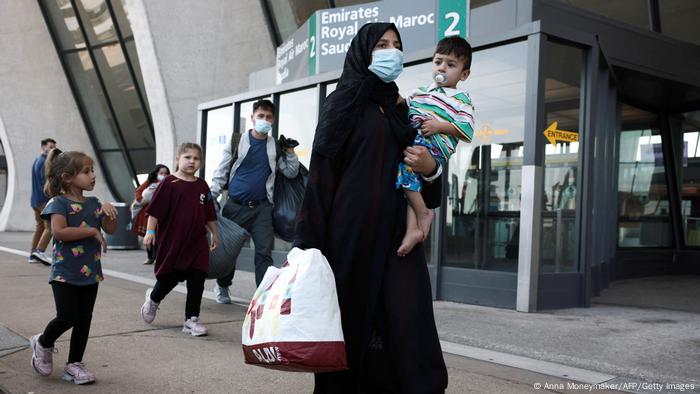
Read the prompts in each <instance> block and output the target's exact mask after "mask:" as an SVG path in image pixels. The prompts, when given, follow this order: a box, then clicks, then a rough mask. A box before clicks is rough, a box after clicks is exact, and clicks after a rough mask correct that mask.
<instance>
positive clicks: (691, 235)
mask: <svg viewBox="0 0 700 394" xmlns="http://www.w3.org/2000/svg"><path fill="white" fill-rule="evenodd" d="M682 127H683V158H682V161H681V166H680V169H681V171H680V172H681V176H680V181H681V182H680V183H681V215H682V216H683V229H684V231H685V244H686V245H688V246H695V247H698V246H700V112H693V113H687V114H685V115H684V119H683V125H682Z"/></svg>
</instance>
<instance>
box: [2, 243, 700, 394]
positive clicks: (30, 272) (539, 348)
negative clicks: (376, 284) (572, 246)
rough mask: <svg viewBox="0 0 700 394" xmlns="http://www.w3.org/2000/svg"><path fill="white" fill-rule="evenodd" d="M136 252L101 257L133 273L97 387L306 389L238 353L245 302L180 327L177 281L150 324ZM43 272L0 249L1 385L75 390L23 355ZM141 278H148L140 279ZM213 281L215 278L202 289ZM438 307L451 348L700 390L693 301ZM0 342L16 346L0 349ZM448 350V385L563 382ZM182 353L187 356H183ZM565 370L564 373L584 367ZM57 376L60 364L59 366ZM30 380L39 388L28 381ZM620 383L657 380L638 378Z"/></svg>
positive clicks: (113, 313)
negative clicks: (658, 305) (186, 330)
mask: <svg viewBox="0 0 700 394" xmlns="http://www.w3.org/2000/svg"><path fill="white" fill-rule="evenodd" d="M28 237H29V234H28V233H0V245H1V246H4V247H8V248H14V249H19V250H23V249H25V246H26V245H24V244H25V243H26V242H27V240H28ZM143 259H144V252H143V251H109V253H108V254H107V255H106V256H105V258H104V264H103V266H104V268H105V269H107V270H110V271H112V272H113V273H114V274H115V275H118V276H119V277H128V278H131V279H133V278H137V280H136V282H135V281H134V280H131V281H129V280H120V279H115V278H114V277H110V276H109V275H108V276H107V279H106V281H105V282H104V283H103V284H102V285H101V287H100V294H99V296H98V299H97V305H96V310H95V317H94V319H93V330H92V332H91V340H90V343H89V345H88V351H87V355H86V362H88V364H89V366H90V367H92V368H93V369H94V371H95V373H96V374H97V377H98V379H100V383H99V384H98V385H96V386H93V387H94V388H95V389H96V390H98V391H100V392H110V391H116V390H117V389H118V391H120V392H144V391H154V390H158V391H163V392H170V391H175V392H185V391H188V392H189V391H196V392H275V391H276V392H310V391H311V388H312V386H313V382H312V380H313V379H312V377H311V376H310V375H308V374H290V373H281V372H275V371H268V370H265V369H262V368H256V367H251V366H247V365H244V364H243V362H242V353H241V349H240V325H241V323H242V320H243V314H244V312H245V309H244V306H241V305H218V304H216V303H214V302H212V301H210V300H205V301H204V302H203V305H202V318H203V319H204V322H205V323H208V324H207V326H208V327H209V330H210V336H209V337H207V338H204V339H201V338H200V339H194V338H190V337H187V336H185V335H184V334H182V333H181V332H180V328H181V317H182V316H181V315H182V310H183V309H184V308H183V305H184V295H183V294H181V293H172V294H171V295H169V296H168V298H167V299H166V300H165V302H164V303H163V304H162V306H161V310H160V311H159V312H158V317H157V318H156V321H155V323H154V325H153V326H148V325H146V324H144V323H143V322H142V321H140V318H139V316H138V307H139V306H140V305H141V303H142V302H143V293H144V291H145V289H146V286H144V285H143V283H147V282H146V281H148V280H152V267H151V266H143V265H142V262H143ZM47 275H48V272H47V268H46V267H43V266H39V265H28V264H27V263H26V258H22V257H19V256H15V255H10V254H7V253H0V289H2V290H0V297H2V298H3V301H2V304H3V307H2V311H1V312H0V324H3V325H4V326H6V327H7V328H9V329H10V330H11V331H13V332H15V333H17V334H19V335H20V337H19V338H18V337H17V336H16V335H15V336H14V339H13V338H12V333H10V334H9V335H5V336H3V335H2V331H3V330H2V328H1V327H0V345H3V346H0V391H2V389H3V387H4V388H5V390H6V391H9V392H13V393H14V392H27V391H34V392H45V390H47V389H48V390H50V391H51V392H57V390H58V391H61V390H66V391H69V390H71V388H70V387H69V386H66V384H65V383H64V382H61V381H60V380H58V379H51V380H46V379H39V378H38V377H37V376H36V375H35V374H34V373H33V371H32V370H31V368H30V367H29V361H28V360H29V352H28V350H27V349H26V348H25V347H23V345H21V343H22V337H23V338H28V337H29V336H31V335H33V334H34V333H36V332H38V331H40V330H41V329H42V328H43V326H44V325H45V324H46V322H48V320H49V319H50V318H51V317H52V316H53V315H54V313H55V312H54V307H53V300H52V296H51V289H50V287H49V286H48V285H47V284H46V283H45V281H46V276H47ZM132 277H133V278H132ZM139 278H140V279H139ZM139 280H141V281H142V282H143V283H137V282H138V281H139ZM253 282H254V280H253V274H252V273H248V272H237V273H236V277H235V278H234V284H233V286H232V290H233V291H232V293H233V295H234V297H236V298H237V299H240V300H245V299H248V298H249V297H250V296H251V295H252V293H253V291H254V283H253ZM212 287H213V283H211V281H210V283H208V284H207V290H211V289H212ZM209 297H210V298H211V294H209ZM434 307H435V314H436V324H437V326H438V331H439V333H440V336H441V339H442V340H443V341H444V342H443V351H446V352H450V353H454V354H459V355H462V356H466V357H473V358H475V359H480V360H486V361H488V360H492V361H494V362H497V363H501V364H503V365H511V366H517V367H519V368H524V369H529V370H531V371H537V372H543V373H547V374H549V375H555V376H557V375H559V376H562V375H567V374H568V373H569V370H568V369H567V366H569V367H578V368H582V369H583V370H584V371H583V373H584V375H585V372H586V371H588V372H590V373H591V375H590V376H593V378H591V379H592V380H595V379H599V380H600V379H605V380H606V381H608V382H637V383H639V382H641V381H643V382H654V383H662V384H664V385H665V384H667V383H672V384H694V390H686V392H693V391H695V392H700V366H699V363H698V350H699V349H700V315H698V314H696V313H688V312H682V311H671V310H664V309H644V308H635V307H623V306H610V305H595V306H594V307H592V308H576V309H567V310H558V311H547V312H540V313H531V314H526V313H519V312H515V311H512V310H503V309H496V308H486V307H479V306H474V305H463V304H456V303H450V302H441V301H438V302H435V304H434ZM5 337H10V338H7V339H4V338H5ZM13 340H14V342H12V341H13ZM61 340H62V341H63V342H61V344H60V345H59V347H61V348H62V352H61V353H59V354H58V355H57V356H56V360H57V361H59V360H61V361H62V360H63V358H65V356H66V354H65V353H66V352H67V340H68V339H67V338H66V337H65V336H64V337H63V338H62V339H61ZM25 341H26V339H25ZM6 343H9V344H10V345H6ZM18 343H19V344H20V345H19V347H18V345H17V344H18ZM24 343H26V342H24ZM13 344H14V345H13ZM3 349H4V350H5V351H6V352H8V351H9V352H13V351H14V352H15V353H12V354H9V355H5V356H3V353H2V352H3ZM445 357H446V362H447V363H448V369H449V374H450V388H449V390H448V392H455V393H458V392H460V393H461V392H496V391H497V392H528V391H533V388H532V387H533V384H534V383H537V382H542V383H555V382H565V381H564V380H561V379H557V378H555V377H551V376H543V375H540V374H537V373H532V372H528V371H523V370H521V369H515V368H509V367H504V366H502V365H495V364H490V363H483V362H481V361H476V360H474V359H469V358H463V357H456V356H453V355H449V354H446V355H445ZM59 364H60V361H59V363H57V365H59ZM186 365H191V367H183V366H186ZM144 366H146V368H144ZM572 371H573V372H572V375H569V376H570V377H574V376H573V375H575V374H577V373H578V374H581V373H582V371H581V370H572ZM584 375H579V376H584ZM54 376H60V375H59V373H58V372H54ZM564 378H566V377H564ZM574 379H576V377H574ZM585 379H586V378H585V377H584V378H578V380H579V381H581V380H585ZM600 381H603V380H600ZM32 387H36V388H37V389H38V390H36V389H32V390H29V389H30V388H32ZM647 387H649V386H647ZM554 388H555V389H556V390H555V391H557V392H567V390H566V389H564V390H562V389H560V388H559V387H554ZM627 389H628V390H627V391H637V392H652V391H653V390H651V389H641V386H637V388H636V389H635V387H634V386H628V387H627ZM280 390H281V391H280ZM574 391H575V390H574ZM574 391H570V392H574ZM660 392H674V391H673V390H666V389H664V390H661V391H660ZM675 392H678V391H675Z"/></svg>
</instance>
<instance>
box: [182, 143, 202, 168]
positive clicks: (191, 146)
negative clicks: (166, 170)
mask: <svg viewBox="0 0 700 394" xmlns="http://www.w3.org/2000/svg"><path fill="white" fill-rule="evenodd" d="M190 149H192V150H196V151H198V152H199V158H200V159H204V151H202V147H201V146H199V144H195V143H194V142H183V143H182V144H180V146H178V147H177V157H180V155H181V154H183V153H185V152H186V151H188V150H190ZM178 164H179V163H178V160H177V159H176V161H175V171H177V170H179V169H180V166H179V165H178Z"/></svg>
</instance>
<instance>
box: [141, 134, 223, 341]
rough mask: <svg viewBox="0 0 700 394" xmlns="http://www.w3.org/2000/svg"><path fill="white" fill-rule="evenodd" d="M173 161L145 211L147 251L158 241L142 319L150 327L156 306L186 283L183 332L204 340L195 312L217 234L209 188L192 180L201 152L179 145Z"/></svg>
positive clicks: (216, 240)
mask: <svg viewBox="0 0 700 394" xmlns="http://www.w3.org/2000/svg"><path fill="white" fill-rule="evenodd" d="M176 162H177V166H176V171H175V173H174V174H172V175H168V176H167V177H165V179H163V180H162V181H161V184H160V186H158V189H156V192H155V194H154V195H153V199H152V200H151V204H150V205H149V206H148V209H147V212H148V228H147V229H146V237H144V239H143V244H144V246H146V248H150V247H152V246H153V244H154V243H155V242H157V243H158V253H157V255H156V262H155V266H154V271H155V275H156V284H155V286H154V287H153V289H148V290H147V291H146V300H145V302H144V303H143V305H142V306H141V318H142V319H143V321H144V322H146V323H148V324H151V323H152V322H153V320H154V319H155V318H156V312H157V310H158V305H159V304H160V302H161V301H162V300H163V299H164V298H165V296H166V295H168V293H170V291H172V289H174V288H175V286H177V284H178V282H182V281H185V280H186V281H187V301H186V304H185V323H184V324H183V327H182V332H184V333H188V334H191V335H192V336H196V337H198V336H203V335H207V328H206V327H205V326H204V325H203V324H202V323H201V322H200V320H199V312H200V306H201V304H202V293H204V281H205V280H206V277H207V270H208V268H209V252H210V251H212V250H214V249H216V246H217V245H218V243H219V233H218V230H217V228H216V210H215V209H214V200H213V199H212V196H211V192H210V191H209V186H208V185H207V183H206V182H205V181H203V180H202V179H200V178H197V177H196V176H195V173H196V172H197V171H199V168H200V167H201V166H202V148H201V147H200V146H199V145H197V144H193V143H191V142H187V143H184V144H182V145H180V147H179V148H178V150H177V157H176ZM207 228H208V229H209V232H211V244H209V243H208V242H207ZM156 229H157V230H156Z"/></svg>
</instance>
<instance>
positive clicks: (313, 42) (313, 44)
mask: <svg viewBox="0 0 700 394" xmlns="http://www.w3.org/2000/svg"><path fill="white" fill-rule="evenodd" d="M309 40H310V42H311V50H310V51H309V57H310V58H313V57H315V56H316V37H313V36H312V37H311V38H309Z"/></svg>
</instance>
